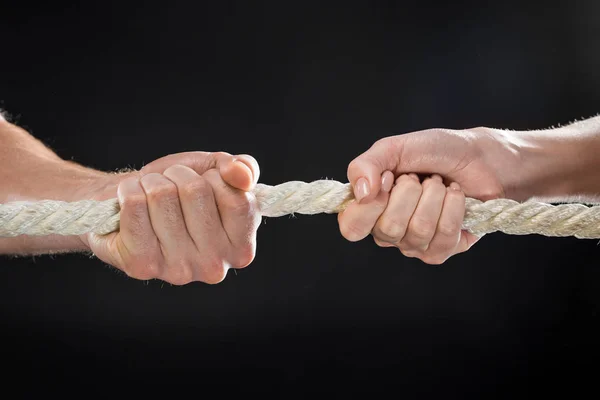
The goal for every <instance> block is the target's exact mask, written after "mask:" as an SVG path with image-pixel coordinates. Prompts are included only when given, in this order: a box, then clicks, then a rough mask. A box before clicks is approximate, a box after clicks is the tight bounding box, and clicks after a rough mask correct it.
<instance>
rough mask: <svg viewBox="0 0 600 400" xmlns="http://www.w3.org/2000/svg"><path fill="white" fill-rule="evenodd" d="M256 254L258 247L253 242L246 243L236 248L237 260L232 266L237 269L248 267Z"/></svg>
mask: <svg viewBox="0 0 600 400" xmlns="http://www.w3.org/2000/svg"><path fill="white" fill-rule="evenodd" d="M255 256H256V247H255V246H254V245H253V244H246V245H244V246H242V247H241V248H239V249H237V250H236V255H235V262H234V263H233V265H232V266H233V268H237V269H242V268H246V267H247V266H248V265H250V264H251V263H252V261H254V257H255Z"/></svg>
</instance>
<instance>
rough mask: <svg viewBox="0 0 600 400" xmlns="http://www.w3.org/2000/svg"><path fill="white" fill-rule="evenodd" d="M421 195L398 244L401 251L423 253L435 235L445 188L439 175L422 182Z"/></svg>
mask: <svg viewBox="0 0 600 400" xmlns="http://www.w3.org/2000/svg"><path fill="white" fill-rule="evenodd" d="M422 186H423V193H422V194H421V197H420V199H419V203H418V204H417V208H416V209H415V212H414V214H413V215H412V217H411V219H410V221H409V223H408V229H407V230H406V234H405V235H404V238H403V239H402V240H401V241H400V243H398V247H399V248H400V249H401V250H418V251H425V250H427V247H428V246H429V243H430V242H431V239H432V238H433V235H434V234H435V230H436V228H437V224H438V220H439V218H440V214H441V211H442V205H443V203H444V197H445V196H446V186H445V185H444V184H443V182H442V178H441V177H440V176H439V175H433V176H432V177H431V178H427V179H425V181H423V184H422Z"/></svg>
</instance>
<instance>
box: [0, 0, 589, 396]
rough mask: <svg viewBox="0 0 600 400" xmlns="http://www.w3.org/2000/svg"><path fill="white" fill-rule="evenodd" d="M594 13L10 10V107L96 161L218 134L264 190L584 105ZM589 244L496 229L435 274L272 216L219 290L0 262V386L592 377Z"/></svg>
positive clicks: (342, 389) (168, 7)
mask: <svg viewBox="0 0 600 400" xmlns="http://www.w3.org/2000/svg"><path fill="white" fill-rule="evenodd" d="M598 15H600V3H599V2H596V1H591V0H590V1H585V2H584V1H581V2H566V1H565V2H539V3H538V4H535V3H530V4H529V3H527V2H525V3H523V4H520V5H519V4H508V3H505V2H490V3H486V2H465V3H462V4H460V3H456V4H452V2H448V3H445V2H426V1H423V2H416V1H413V2H363V3H359V2H342V3H327V2H322V3H319V2H315V3H311V2H304V1H302V2H301V1H296V2H293V1H292V2H285V1H283V2H272V3H265V2H212V3H208V2H207V3H203V2H189V3H188V4H185V3H177V2H175V1H167V2H161V3H158V2H156V3H145V4H144V3H142V2H139V3H138V4H133V3H129V4H127V3H125V2H123V3H118V2H115V3H108V2H97V3H95V4H87V5H80V4H78V2H62V3H56V2H48V3H46V4H36V3H34V2H18V3H16V2H15V3H12V4H5V3H3V4H2V7H1V8H0V38H1V40H2V49H1V52H0V100H1V101H2V103H1V104H0V105H1V106H2V107H3V108H5V109H6V110H7V111H8V112H10V113H11V114H12V115H13V117H14V120H15V121H16V122H17V123H18V124H20V125H21V126H23V127H25V128H26V129H28V130H30V132H32V134H33V135H34V136H36V137H38V138H40V139H42V140H43V141H44V142H45V143H47V144H48V145H49V146H50V147H51V148H52V149H54V150H55V151H56V152H57V153H58V154H59V155H60V156H62V157H64V158H69V159H73V160H75V161H77V162H80V163H82V164H84V165H88V166H91V167H94V168H98V169H102V170H106V171H109V170H116V169H118V168H122V167H126V166H130V167H135V168H139V167H141V166H142V165H143V164H144V163H148V162H150V161H152V160H153V159H156V158H158V157H161V156H163V155H166V154H169V153H176V152H181V151H191V150H205V151H219V150H223V151H227V152H230V153H233V154H236V153H247V154H252V155H253V156H254V157H255V158H256V159H257V160H258V161H259V163H260V166H261V178H260V181H261V182H262V183H267V184H277V183H281V182H284V181H288V180H304V181H311V180H315V179H323V178H329V179H336V180H339V181H346V180H347V178H346V167H347V165H348V163H349V162H350V161H351V160H352V159H353V158H354V157H356V156H357V155H358V154H360V153H362V152H363V151H365V150H366V149H367V148H368V147H370V145H371V144H372V143H373V142H374V141H375V140H377V139H379V138H381V137H385V136H391V135H396V134H402V133H405V132H410V131H414V130H420V129H426V128H433V127H446V128H455V129H461V128H469V127H475V126H491V127H498V128H509V129H517V130H519V129H538V128H545V127H549V126H551V125H557V124H565V123H568V122H569V121H572V120H574V119H581V118H586V117H590V116H593V115H595V114H597V113H598V111H599V109H598V103H599V101H600V52H599V51H598V49H599V45H600V24H598V22H597V20H598ZM597 245H598V242H597V241H595V240H587V241H586V240H578V239H575V238H547V237H540V236H535V235H532V236H509V235H503V234H491V235H488V236H486V237H485V238H483V239H482V240H481V241H480V243H478V244H477V245H476V246H474V247H473V249H472V250H471V251H469V252H467V253H465V254H462V255H459V256H456V257H453V258H451V259H450V260H449V261H448V262H446V263H445V264H444V265H443V266H440V267H433V266H428V265H426V264H424V263H422V262H420V261H418V260H415V259H407V258H405V257H403V256H402V255H401V254H400V253H399V252H398V251H397V250H395V249H382V248H379V247H377V246H376V245H375V244H374V243H373V241H372V240H371V239H370V238H367V239H365V240H363V241H361V242H358V243H350V242H347V241H346V240H345V239H343V238H342V236H341V235H340V234H339V231H338V227H337V221H336V218H335V216H334V215H325V214H322V215H314V216H303V215H296V216H295V217H291V216H287V217H280V218H268V219H264V222H263V224H262V225H261V227H260V229H259V232H258V251H257V256H256V259H255V261H254V262H253V263H252V264H251V265H250V266H249V267H248V268H246V269H244V270H241V271H238V272H237V273H234V271H230V273H229V275H228V277H227V278H226V279H225V281H224V282H222V283H221V284H219V285H215V286H210V285H205V284H202V283H194V284H190V285H187V286H183V287H177V286H171V285H168V284H164V283H162V282H160V281H151V282H143V281H136V280H132V279H128V278H126V277H125V276H124V275H123V274H122V273H120V272H119V271H116V270H115V269H114V268H112V267H109V266H107V265H105V264H103V263H101V262H99V261H98V260H95V259H89V258H87V257H86V256H83V255H66V256H57V257H48V256H44V257H36V258H31V257H26V258H22V259H13V258H9V257H3V258H2V259H0V261H1V263H2V267H1V268H0V274H1V275H0V318H1V323H2V327H1V331H2V333H1V335H2V341H1V342H0V343H1V350H0V351H1V355H0V361H1V362H2V363H3V364H4V367H5V368H6V369H5V372H4V373H2V375H0V379H1V380H2V384H3V387H4V388H11V387H14V388H17V389H18V392H16V393H18V394H28V393H30V392H33V391H38V390H39V391H41V393H49V392H51V391H54V390H55V391H56V393H61V394H63V395H64V394H65V393H67V392H69V391H71V390H79V388H80V387H81V386H82V385H87V386H86V387H85V388H83V389H82V391H80V392H76V393H79V395H81V396H83V395H85V396H88V395H89V394H90V393H95V392H96V391H98V390H99V389H102V388H110V389H111V391H112V393H113V395H114V396H118V395H119V394H120V393H121V391H120V390H121V389H118V388H117V387H116V386H115V384H117V385H121V384H125V383H129V384H132V385H133V387H136V391H137V392H136V393H138V394H139V393H141V390H143V389H150V390H155V388H156V387H157V386H158V385H160V384H166V385H168V387H169V388H170V389H181V388H184V389H185V390H189V393H191V395H192V396H199V397H201V396H209V395H210V396H219V393H220V394H223V393H229V392H231V391H236V392H241V393H242V395H244V393H249V392H251V391H263V392H264V393H276V394H279V395H280V396H281V397H282V398H290V397H294V396H295V395H300V394H303V393H309V392H314V393H320V392H328V393H332V394H337V395H340V396H348V395H350V394H353V393H357V392H358V391H363V390H365V391H366V392H367V393H369V392H378V391H387V392H386V393H387V394H389V395H392V396H398V397H400V398H437V397H440V396H443V397H445V398H465V397H467V396H469V395H474V397H477V398H491V397H503V398H514V397H515V396H517V395H519V394H532V393H533V394H535V393H541V392H555V391H556V390H558V389H565V390H568V391H570V392H571V393H573V392H572V391H573V390H575V389H582V388H591V390H594V386H592V384H593V382H594V378H593V377H594V376H595V373H596V372H598V368H597V363H598V356H599V355H600V351H599V350H600V346H598V340H599V338H600V329H599V328H598V321H599V316H598V310H599V305H600V295H599V294H598V289H599V288H600V270H599V267H598V259H599V258H598V257H599V253H598V251H599V250H598V247H597ZM213 387H216V388H217V389H218V390H219V391H216V392H215V394H209V393H208V392H207V390H208V389H209V388H213ZM7 390H8V389H7ZM595 395H597V394H596V393H592V396H595Z"/></svg>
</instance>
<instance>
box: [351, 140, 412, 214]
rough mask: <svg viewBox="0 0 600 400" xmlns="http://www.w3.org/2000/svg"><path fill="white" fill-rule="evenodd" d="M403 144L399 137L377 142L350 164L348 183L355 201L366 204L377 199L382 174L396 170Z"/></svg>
mask: <svg viewBox="0 0 600 400" xmlns="http://www.w3.org/2000/svg"><path fill="white" fill-rule="evenodd" d="M403 142H404V141H403V140H402V138H401V136H392V137H388V138H384V139H381V140H378V141H377V142H375V143H374V144H373V145H372V146H371V148H369V149H368V150H367V151H365V152H364V153H362V154H361V155H359V156H358V157H356V158H355V159H354V160H352V162H350V164H349V165H348V181H349V182H350V183H351V185H352V188H353V190H354V197H355V198H356V201H358V202H360V203H361V204H366V203H369V202H370V201H371V200H373V199H375V197H377V194H378V193H379V191H380V189H381V178H382V175H383V173H384V172H385V171H388V170H389V171H392V172H395V171H396V170H397V167H398V164H399V163H400V159H401V157H400V154H401V153H402V148H403V147H404V143H403ZM394 175H395V174H394Z"/></svg>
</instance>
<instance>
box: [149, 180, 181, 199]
mask: <svg viewBox="0 0 600 400" xmlns="http://www.w3.org/2000/svg"><path fill="white" fill-rule="evenodd" d="M146 196H147V197H148V200H149V201H161V200H166V199H172V198H175V197H177V186H175V184H174V183H173V182H171V181H170V180H168V179H161V180H160V181H156V182H154V183H153V184H151V185H148V187H147V189H146Z"/></svg>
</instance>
